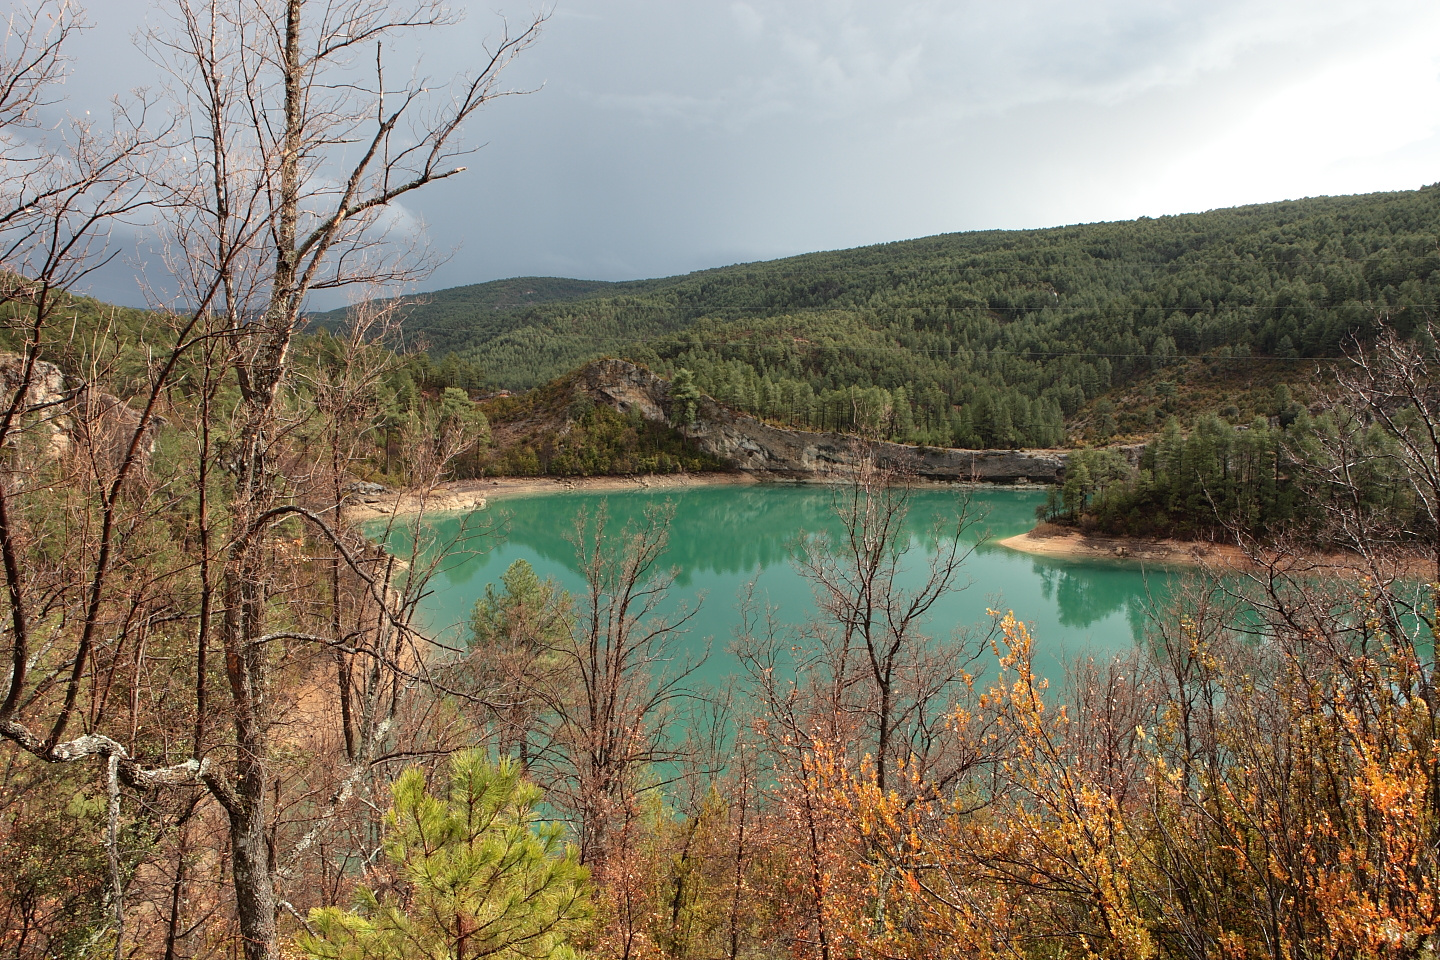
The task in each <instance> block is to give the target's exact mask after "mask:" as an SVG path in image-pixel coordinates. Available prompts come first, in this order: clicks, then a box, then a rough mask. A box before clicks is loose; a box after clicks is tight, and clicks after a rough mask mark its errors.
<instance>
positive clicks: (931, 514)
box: [390, 484, 1175, 684]
mask: <svg viewBox="0 0 1440 960" xmlns="http://www.w3.org/2000/svg"><path fill="white" fill-rule="evenodd" d="M961 495H962V494H959V493H957V492H956V491H953V490H946V489H940V488H924V489H919V490H916V491H914V492H913V493H912V494H911V499H910V509H909V515H908V521H907V533H908V534H909V537H910V544H911V548H910V552H909V553H908V554H907V563H908V566H909V568H910V570H911V572H912V573H913V574H914V575H915V576H916V577H918V576H919V575H921V574H922V573H923V570H924V566H925V564H924V552H923V543H924V541H925V534H926V531H927V530H928V528H929V527H930V525H931V524H932V523H933V521H934V518H936V517H941V518H953V517H954V516H955V515H956V512H957V498H958V497H959V496H961ZM833 496H834V492H833V491H832V490H831V489H829V488H827V487H824V486H814V485H790V484H760V485H747V486H696V487H690V488H682V489H678V490H677V489H673V488H672V489H667V490H664V491H659V492H650V491H634V492H630V491H626V492H620V493H616V492H608V493H579V492H577V493H545V494H537V495H533V496H523V497H507V498H503V499H498V500H495V501H492V503H491V504H490V506H489V507H488V508H486V509H484V510H479V511H475V512H474V513H472V514H469V515H464V516H462V515H457V514H451V515H438V516H436V517H433V518H431V519H430V520H429V522H428V528H427V533H426V539H427V541H429V542H430V544H431V546H430V548H429V549H430V551H431V554H432V556H433V555H437V554H439V552H440V551H442V550H443V551H444V555H443V558H442V559H441V560H440V562H439V564H438V571H437V573H436V575H435V576H434V578H433V579H432V581H431V583H430V588H431V591H432V592H431V593H430V595H429V596H428V597H426V598H425V600H424V601H423V602H422V605H421V618H422V621H423V624H424V627H425V628H426V629H428V630H429V631H430V632H431V633H432V634H434V635H437V636H440V637H444V638H445V639H446V640H447V641H449V642H452V643H454V642H459V641H460V639H461V632H462V631H463V629H464V625H465V624H466V623H467V622H468V619H469V616H470V610H471V608H472V607H473V606H474V603H475V600H476V598H478V597H480V596H481V595H483V594H484V592H485V585H486V584H487V583H493V582H497V581H498V580H499V579H500V576H501V574H503V573H504V571H505V568H506V567H507V566H509V565H510V563H511V562H512V561H514V560H516V559H520V558H523V559H525V560H527V561H529V562H530V563H531V564H532V565H533V566H534V568H535V570H536V572H537V573H539V575H540V576H541V577H542V578H544V577H551V578H554V579H555V580H556V581H557V582H559V583H560V584H561V585H562V586H563V587H564V588H566V589H568V590H571V591H575V592H578V591H580V590H581V589H582V588H583V584H582V581H581V578H580V575H579V572H578V568H577V563H576V560H575V555H574V549H573V547H572V546H571V545H570V543H569V542H567V540H566V536H567V534H569V533H571V532H572V531H573V529H574V519H575V516H576V513H577V511H579V510H582V509H584V510H587V511H589V512H590V513H591V514H592V515H593V514H594V512H595V511H596V509H597V508H599V507H600V505H601V503H602V501H603V502H604V503H605V505H606V510H607V512H608V514H609V518H610V519H609V523H610V529H611V530H612V531H618V530H619V529H620V528H621V527H622V526H623V525H624V524H625V523H627V522H630V521H634V520H636V519H638V518H639V517H640V516H641V515H642V514H643V511H644V510H645V508H646V507H647V506H648V505H653V504H661V503H665V502H666V501H669V502H671V503H673V505H674V518H673V521H672V523H671V524H670V545H669V551H668V553H667V554H666V557H665V560H664V562H665V563H666V564H667V565H669V566H674V567H677V568H678V571H679V572H678V576H677V579H676V582H675V587H674V589H673V590H672V591H671V595H670V598H669V601H668V603H669V605H670V607H671V608H672V609H673V608H674V607H676V606H677V605H679V604H689V605H691V606H693V605H695V604H696V603H698V604H700V610H699V614H698V616H696V617H695V618H694V619H693V620H692V621H691V624H690V630H689V632H688V633H687V634H686V636H685V638H684V643H685V645H686V646H687V647H689V648H691V649H693V650H704V649H706V648H707V647H708V649H709V650H710V657H709V660H708V661H707V663H706V665H705V667H704V669H703V670H702V673H701V676H702V678H703V679H704V680H705V681H708V682H711V683H717V684H718V683H720V682H722V681H723V680H724V679H725V678H726V676H727V675H728V674H730V673H731V672H733V670H734V668H735V661H734V659H733V657H732V656H731V655H730V653H729V651H728V646H729V644H730V642H731V639H732V635H733V631H734V629H735V627H736V625H737V623H738V621H739V612H738V598H739V596H740V595H741V593H742V592H743V591H744V589H745V587H746V585H747V584H748V583H750V582H751V581H754V582H755V583H756V591H755V592H756V596H757V597H759V598H761V599H763V600H765V601H766V602H768V603H769V604H770V605H771V606H773V607H775V608H776V609H777V611H778V616H779V619H780V620H781V622H784V623H790V624H799V623H802V622H804V621H805V620H806V619H807V617H808V616H809V615H810V614H811V612H812V611H813V601H812V597H811V589H810V586H809V584H808V583H806V582H805V581H804V580H803V579H802V578H801V577H800V576H799V574H798V573H796V571H795V568H794V565H793V563H792V561H791V551H792V549H793V547H794V545H795V543H796V541H797V539H798V538H799V537H800V536H801V534H802V533H813V532H817V531H822V530H838V523H837V521H836V520H835V516H834V512H833ZM1044 497H1045V493H1044V491H1042V490H1035V489H1030V490H1014V489H981V490H977V491H973V492H972V493H971V494H970V512H971V513H972V514H974V515H977V516H978V517H979V519H978V520H977V521H976V522H975V523H974V524H973V525H972V526H971V527H970V528H969V534H968V535H969V538H970V539H971V540H972V541H974V540H978V539H979V538H981V537H982V536H983V537H985V538H987V539H988V541H989V542H985V543H981V544H980V545H979V546H978V547H977V548H976V550H975V552H974V554H973V555H972V556H971V558H970V560H969V562H968V563H967V564H966V566H965V568H964V571H963V573H962V575H961V576H960V578H959V580H958V585H959V586H962V587H964V589H961V590H957V591H956V592H954V593H952V594H950V595H948V596H946V597H944V598H943V599H942V600H941V601H940V602H939V603H937V604H936V605H935V607H934V608H933V616H932V618H931V621H930V623H929V624H928V630H927V632H928V633H929V634H930V635H932V636H949V635H950V634H952V633H953V632H954V631H955V630H957V629H963V628H967V627H976V626H978V625H982V624H984V623H985V622H986V621H987V617H986V613H985V611H986V608H987V607H989V608H994V609H998V610H1001V611H1005V610H1013V611H1015V614H1016V616H1017V617H1019V618H1020V619H1021V620H1024V621H1026V622H1028V623H1029V624H1030V625H1031V626H1032V629H1033V632H1034V636H1035V651H1036V668H1037V672H1038V673H1040V674H1041V675H1044V676H1048V677H1050V678H1051V679H1052V681H1057V682H1058V681H1059V680H1060V679H1061V678H1062V677H1063V675H1064V667H1065V665H1066V664H1067V663H1069V662H1071V661H1072V660H1073V659H1074V658H1075V657H1076V656H1080V655H1086V654H1088V655H1091V656H1095V657H1097V658H1103V657H1108V656H1110V655H1113V654H1115V653H1119V652H1122V651H1126V650H1129V649H1132V648H1133V647H1134V645H1135V644H1136V643H1137V642H1139V641H1140V640H1141V639H1143V632H1144V625H1145V617H1146V611H1147V609H1148V608H1149V607H1150V605H1151V604H1153V603H1154V602H1156V601H1157V600H1159V599H1161V598H1163V597H1164V596H1165V594H1166V593H1167V590H1168V587H1169V585H1170V583H1171V581H1172V578H1173V577H1174V576H1175V575H1174V574H1173V573H1171V572H1169V571H1166V570H1162V569H1154V568H1141V567H1140V566H1138V565H1134V564H1128V563H1122V562H1118V561H1117V562H1113V563H1112V562H1105V561H1090V562H1081V561H1069V560H1055V559H1050V558H1044V557H1036V556H1032V555H1028V554H1023V553H1017V552H1015V551H1013V550H1010V549H1008V548H1005V547H1001V546H998V545H996V544H995V541H999V540H1002V539H1004V538H1006V537H1010V536H1013V535H1015V534H1019V533H1023V532H1024V531H1026V530H1028V529H1030V527H1031V526H1033V525H1034V523H1035V508H1036V507H1037V506H1039V505H1040V504H1041V503H1042V502H1043V500H1044ZM390 539H391V543H392V547H393V548H394V549H395V550H396V551H397V552H398V553H400V554H401V555H402V556H403V555H406V553H408V549H406V548H407V547H408V540H409V536H408V534H403V533H396V534H395V535H393V536H392V537H391V538H390Z"/></svg>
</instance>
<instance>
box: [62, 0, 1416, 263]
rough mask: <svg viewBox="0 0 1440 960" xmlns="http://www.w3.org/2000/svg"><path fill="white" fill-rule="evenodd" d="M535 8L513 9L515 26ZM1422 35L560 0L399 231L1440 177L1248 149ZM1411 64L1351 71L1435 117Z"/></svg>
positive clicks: (1025, 219)
mask: <svg viewBox="0 0 1440 960" xmlns="http://www.w3.org/2000/svg"><path fill="white" fill-rule="evenodd" d="M146 7H147V4H145V3H142V2H139V0H106V3H105V4H104V5H103V6H102V5H101V4H99V3H98V2H97V3H95V4H94V15H95V18H96V19H97V20H98V21H99V27H98V29H97V30H96V31H95V32H94V33H92V34H91V35H90V36H89V37H87V38H86V43H87V44H88V45H89V46H88V47H87V48H86V49H85V50H84V51H82V52H81V54H80V56H79V57H78V59H77V62H76V75H75V81H74V83H73V84H72V85H71V88H70V89H71V92H72V95H73V96H74V105H75V106H81V105H82V104H83V105H86V106H88V105H91V104H94V103H97V102H100V103H103V100H104V97H105V96H107V95H109V94H110V93H113V92H118V91H119V90H121V89H123V88H125V87H128V86H132V85H136V84H140V83H147V82H151V81H152V78H153V67H152V66H151V65H149V64H148V63H146V62H144V61H143V59H141V58H139V57H138V56H137V55H134V54H133V52H127V48H126V45H125V44H124V42H123V41H121V40H119V39H118V38H121V37H124V36H126V35H127V34H128V33H129V32H130V31H132V30H133V29H134V28H135V27H136V26H138V25H139V24H140V23H141V21H142V20H143V18H144V16H145V9H146ZM493 7H494V3H493V2H492V3H486V4H483V5H482V4H478V3H471V4H470V5H469V16H468V18H467V19H466V21H465V22H464V23H462V24H461V25H460V26H458V27H456V28H453V29H448V30H446V31H444V33H443V34H437V35H434V36H431V37H427V38H424V39H422V40H419V41H416V42H415V43H414V44H413V45H412V46H410V47H409V48H407V49H400V50H397V51H396V55H395V56H396V63H397V64H398V63H401V62H407V60H408V58H409V57H411V56H414V55H421V54H423V58H424V64H423V67H422V72H423V74H424V75H430V76H435V77H444V76H447V75H449V74H450V73H451V72H454V71H456V70H459V69H461V68H463V67H464V66H465V64H466V63H467V61H468V60H470V59H472V58H473V53H474V51H475V50H476V48H477V47H478V46H479V45H480V44H481V42H482V41H483V39H484V37H485V36H486V35H487V34H489V33H493V31H494V29H495V26H496V20H495V18H494V16H493V12H492V11H493ZM527 9H528V7H527V6H526V5H525V4H524V3H523V2H522V3H520V4H511V5H508V6H507V8H506V10H507V12H508V13H510V15H511V16H512V17H514V18H515V19H517V20H518V19H520V18H521V17H522V16H523V15H524V14H525V12H526V10H527ZM151 16H152V18H153V17H154V15H153V14H151ZM1417 36H1418V37H1421V38H1423V37H1426V36H1433V37H1434V40H1435V42H1434V43H1433V44H1431V45H1430V47H1431V48H1432V49H1433V50H1436V51H1440V19H1437V11H1435V10H1434V8H1433V4H1432V3H1429V2H1419V0H1371V2H1367V3H1365V4H1357V3H1354V2H1351V0H1267V2H1265V3H1255V2H1253V0H1171V2H1155V0H1081V2H1075V0H1069V2H1060V0H1007V2H996V0H959V2H956V0H948V2H942V0H889V2H886V3H883V4H881V3H875V2H873V0H684V2H676V0H559V5H558V6H557V9H556V11H555V15H554V17H553V18H552V19H551V21H550V23H549V24H548V26H547V30H546V33H545V35H544V36H543V37H542V39H541V41H540V43H539V44H538V45H537V46H536V47H535V48H533V49H532V50H530V51H528V52H527V53H526V54H525V55H524V57H523V58H522V59H521V60H520V61H518V62H517V63H516V64H515V66H514V68H513V71H512V74H511V81H512V83H513V84H514V85H515V86H516V87H519V88H527V89H529V88H540V89H539V92H538V93H535V94H534V95H533V96H525V97H516V98H508V99H505V100H502V101H500V102H497V103H496V104H494V105H493V106H492V108H491V109H489V110H488V111H487V112H486V113H485V114H484V115H483V116H482V117H481V118H480V119H479V120H478V122H476V123H474V124H472V127H471V129H469V130H468V131H467V135H468V137H469V141H470V142H471V143H472V144H476V145H480V144H484V145H485V146H484V148H483V149H481V150H479V151H478V152H477V153H476V155H475V156H474V157H472V158H470V160H469V161H468V165H469V166H470V171H469V172H468V173H467V174H466V175H465V176H464V177H463V178H457V179H456V180H454V181H451V182H448V183H446V184H444V185H441V186H440V187H439V188H438V189H436V190H433V191H429V192H426V193H423V194H420V195H417V196H415V197H414V198H413V199H412V200H411V201H410V202H409V205H408V207H407V210H406V216H403V217H400V218H399V222H400V223H402V224H404V225H407V226H408V225H411V224H413V223H424V224H425V225H426V228H427V230H428V233H429V236H430V238H431V240H432V242H433V244H434V246H435V248H436V249H437V250H439V251H442V252H450V251H454V256H453V257H452V258H451V259H450V260H449V262H448V263H446V264H445V265H444V266H443V267H442V268H441V269H440V270H439V272H437V274H436V275H435V276H434V277H433V278H432V279H431V280H430V281H429V282H428V284H427V286H430V287H434V286H440V285H450V284H458V283H466V282H473V281H477V280H484V279H490V278H493V277H499V276H513V275H522V274H537V273H538V274H567V275H576V276H585V277H595V278H604V279H619V278H626V277H635V276H654V275H660V274H666V273H673V272H682V271H686V270H691V269H697V268H701V267H706V266H713V265H716V264H718V263H722V262H732V261H735V260H748V259H760V258H765V257H772V256H780V255H785V254H790V253H799V252H804V251H806V250H812V249H825V248H834V247H839V246H849V245H854V244H861V243H869V242H878V241H883V240H891V239H899V238H903V237H911V236H919V235H924V234H927V233H934V232H941V231H948V230H960V229H974V228H985V227H1018V226H1041V225H1048V224H1054V223H1062V222H1073V221H1075V220H1080V219H1112V218H1120V217H1131V216H1136V215H1138V214H1141V213H1146V214H1152V215H1154V214H1159V213H1166V212H1181V211H1183V210H1188V209H1197V208H1198V207H1200V206H1202V205H1215V204H1217V203H1239V202H1254V201H1257V200H1265V199H1282V198H1283V197H1281V196H1277V195H1271V194H1273V193H1275V192H1276V191H1280V192H1286V191H1290V192H1292V194H1293V192H1298V191H1316V190H1323V191H1325V192H1356V191H1359V190H1369V189H1385V188H1394V187H1396V186H1418V185H1420V182H1423V181H1422V180H1415V182H1411V180H1412V179H1414V177H1416V176H1417V174H1415V173H1414V172H1413V171H1416V170H1423V169H1424V168H1425V163H1426V159H1425V158H1429V162H1430V163H1431V164H1432V166H1433V168H1436V169H1440V143H1437V142H1436V136H1435V135H1434V131H1433V129H1432V128H1433V126H1434V125H1433V124H1431V125H1428V126H1427V125H1424V124H1421V125H1419V126H1418V127H1417V132H1412V134H1411V135H1410V136H1409V137H1408V138H1407V141H1406V142H1405V144H1404V146H1403V150H1400V149H1398V148H1397V150H1395V151H1390V150H1388V148H1385V147H1384V146H1383V141H1378V142H1379V143H1380V144H1381V145H1380V146H1377V147H1376V148H1375V150H1374V151H1372V152H1373V154H1374V155H1373V156H1372V155H1368V154H1367V155H1366V156H1363V157H1358V158H1351V159H1348V160H1346V161H1345V162H1344V163H1343V164H1342V163H1328V162H1327V161H1326V160H1325V158H1324V157H1323V156H1318V155H1316V153H1315V151H1314V150H1313V149H1312V150H1309V151H1307V152H1306V153H1305V154H1303V155H1299V156H1296V157H1294V158H1293V160H1292V161H1291V162H1293V164H1294V166H1295V173H1294V176H1293V177H1292V178H1291V179H1289V180H1277V177H1280V176H1281V175H1282V174H1283V173H1284V165H1277V164H1273V163H1272V164H1271V165H1270V166H1269V168H1267V171H1266V172H1265V174H1264V176H1263V177H1261V176H1259V175H1258V174H1256V175H1252V174H1251V173H1250V172H1248V171H1247V169H1246V165H1245V163H1244V162H1243V160H1244V158H1243V157H1236V156H1235V155H1234V153H1235V144H1236V143H1237V142H1243V139H1242V140H1241V141H1237V139H1236V138H1237V137H1238V138H1243V137H1245V136H1248V135H1249V134H1248V131H1250V130H1251V129H1264V128H1265V118H1264V117H1263V116H1259V117H1258V118H1257V117H1256V116H1255V115H1254V112H1255V111H1256V110H1263V109H1267V108H1266V107H1265V105H1266V104H1270V103H1274V104H1279V105H1282V106H1276V107H1274V109H1282V108H1284V107H1283V105H1284V104H1289V103H1293V102H1296V100H1297V98H1299V99H1300V100H1301V101H1303V97H1304V90H1305V89H1306V88H1305V85H1306V84H1307V83H1311V82H1312V81H1314V78H1316V77H1324V76H1326V75H1327V72H1329V73H1333V72H1334V70H1335V69H1336V65H1337V64H1343V63H1348V62H1349V60H1350V59H1354V58H1359V59H1357V61H1356V62H1364V63H1370V62H1373V61H1377V60H1378V61H1379V62H1384V59H1385V57H1386V56H1387V55H1389V54H1388V51H1390V50H1391V48H1392V47H1393V46H1394V45H1395V44H1396V43H1398V42H1399V39H1400V38H1405V37H1411V38H1412V39H1413V38H1414V37H1417ZM1406 49H1407V51H1408V50H1410V48H1406ZM1406 55H1411V54H1410V53H1407V54H1406ZM1365 58H1369V59H1365ZM1432 60H1433V64H1432V66H1433V67H1434V70H1435V71H1440V60H1436V59H1434V57H1433V56H1432ZM97 65H99V69H96V67H97ZM1426 69H1429V68H1426ZM1420 74H1423V70H1421V71H1419V73H1418V74H1417V70H1416V69H1413V68H1412V69H1409V70H1408V71H1407V72H1406V73H1405V74H1404V76H1403V77H1401V76H1398V75H1397V76H1396V77H1395V78H1393V79H1389V78H1387V77H1385V76H1383V75H1381V76H1365V77H1361V78H1357V80H1356V82H1357V84H1358V85H1359V86H1360V87H1361V88H1363V95H1364V96H1371V97H1375V98H1379V99H1382V100H1387V101H1394V102H1401V103H1403V109H1397V110H1392V111H1390V114H1387V116H1389V115H1391V114H1398V115H1404V114H1405V112H1406V111H1408V112H1409V113H1410V115H1413V116H1429V115H1430V114H1432V113H1433V114H1434V115H1435V116H1437V117H1440V95H1437V96H1432V95H1431V93H1430V92H1428V91H1429V88H1428V87H1426V86H1425V85H1424V84H1419V83H1417V82H1416V77H1417V76H1418V75H1420ZM1326 82H1330V83H1332V84H1333V77H1332V78H1331V80H1329V81H1326ZM1432 86H1433V85H1432ZM1325 89H1330V88H1325ZM1296 90H1299V91H1300V92H1299V93H1296V92H1295V91H1296ZM1287 91H1290V92H1289V93H1287ZM1427 97H1428V98H1430V99H1425V98H1427ZM1287 98H1288V99H1287ZM1362 99H1363V97H1362ZM1337 119H1338V118H1337ZM1292 126H1293V125H1292ZM1188 157H1203V158H1204V159H1203V162H1189V163H1187V162H1186V158H1188ZM1277 170H1278V171H1279V172H1278V173H1277ZM1407 178H1408V179H1407ZM1426 179H1430V180H1434V179H1440V177H1437V176H1435V175H1433V174H1432V175H1429V176H1428V177H1427V178H1426ZM1277 184H1280V185H1277ZM1257 194H1258V195H1257Z"/></svg>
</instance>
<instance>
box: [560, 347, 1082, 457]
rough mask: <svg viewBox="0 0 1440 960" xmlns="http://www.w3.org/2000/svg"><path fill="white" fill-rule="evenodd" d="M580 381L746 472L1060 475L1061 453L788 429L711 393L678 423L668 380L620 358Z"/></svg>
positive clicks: (601, 399) (594, 394) (596, 395)
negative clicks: (864, 466)
mask: <svg viewBox="0 0 1440 960" xmlns="http://www.w3.org/2000/svg"><path fill="white" fill-rule="evenodd" d="M578 383H579V385H580V386H581V387H582V388H583V389H584V390H585V392H586V393H588V394H589V395H590V397H591V398H592V399H594V400H595V401H596V402H597V403H605V404H608V405H610V406H612V407H614V408H615V409H617V410H619V411H620V412H621V413H629V412H630V411H632V410H635V411H638V412H639V413H640V415H641V416H642V417H645V418H646V419H647V420H663V421H665V422H666V423H671V425H672V426H679V428H680V429H681V430H682V432H683V433H684V434H685V436H687V437H688V438H690V440H691V441H692V442H694V443H695V444H696V446H697V447H698V448H699V449H700V450H702V451H703V452H705V453H707V454H710V455H711V456H714V457H717V458H719V459H721V460H724V461H725V462H727V463H730V464H732V465H733V466H734V467H735V468H736V469H737V470H744V471H746V472H747V473H754V474H759V475H765V476H771V477H777V478H779V477H790V478H797V479H799V478H819V477H832V476H833V477H837V478H839V477H844V476H848V475H850V474H851V473H853V472H854V471H855V469H856V468H857V467H858V466H859V465H860V463H861V462H862V461H863V460H864V459H865V458H866V457H873V458H874V460H875V462H876V463H877V464H879V465H880V466H884V467H894V468H900V469H904V470H907V471H909V472H911V473H913V474H914V475H915V476H918V477H920V478H923V479H927V480H951V481H979V482H986V483H1055V482H1057V481H1059V480H1062V479H1064V476H1065V459H1066V453H1065V452H1064V451H1059V450H952V449H936V448H931V447H913V446H908V445H905V444H899V443H886V442H884V441H866V440H861V439H859V438H856V437H851V436H847V435H845V434H839V433H812V432H809V431H805V430H787V429H784V428H782V427H773V426H771V425H770V424H767V423H764V422H763V421H760V420H757V419H755V418H754V417H750V416H747V415H745V414H742V413H736V412H735V411H733V410H730V409H727V408H725V407H722V406H721V405H720V404H718V403H716V402H715V401H713V400H711V399H710V398H709V397H706V398H705V399H704V400H703V401H702V402H701V403H700V408H699V411H698V415H697V417H696V419H695V422H694V423H693V424H689V425H685V426H680V425H677V424H674V423H672V422H671V421H670V419H669V416H670V412H671V404H670V383H669V381H667V380H664V379H662V378H661V377H658V376H656V375H655V374H654V373H651V372H650V371H649V370H647V369H645V368H644V367H641V366H637V365H636V364H633V363H629V362H626V361H624V360H597V361H595V362H594V363H591V364H589V365H588V366H586V367H585V369H584V370H582V371H581V373H580V376H579V381H578Z"/></svg>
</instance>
